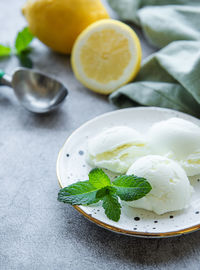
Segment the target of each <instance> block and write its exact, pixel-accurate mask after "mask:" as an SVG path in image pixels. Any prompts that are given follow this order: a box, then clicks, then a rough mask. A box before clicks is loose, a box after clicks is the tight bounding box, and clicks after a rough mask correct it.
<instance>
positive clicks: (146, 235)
mask: <svg viewBox="0 0 200 270" xmlns="http://www.w3.org/2000/svg"><path fill="white" fill-rule="evenodd" d="M128 110H147V111H148V110H151V111H152V110H153V111H154V110H157V111H162V112H163V111H166V112H167V111H170V112H176V113H178V114H180V115H186V116H189V117H191V118H194V119H196V120H199V119H198V118H196V117H194V116H192V115H189V114H187V113H183V112H180V111H176V110H173V109H168V108H160V107H142V106H139V107H131V108H125V109H118V110H114V111H110V112H106V113H103V114H101V115H99V116H96V117H94V118H92V119H90V120H88V121H86V122H84V123H83V124H82V125H81V126H79V127H78V128H76V129H75V130H74V131H73V132H72V133H71V134H70V135H69V136H68V137H67V139H66V140H65V142H64V144H63V146H62V147H61V149H60V150H59V153H58V157H57V161H56V175H57V180H58V183H59V186H60V187H61V188H64V186H62V181H61V177H60V174H59V168H58V166H59V161H60V157H61V153H62V151H63V148H64V146H65V144H66V143H67V142H68V141H69V140H70V139H71V137H72V136H73V135H74V134H75V133H76V132H78V131H79V129H81V128H82V127H84V126H86V125H88V124H89V123H90V122H93V121H96V120H98V119H99V118H101V117H104V116H106V115H111V114H115V113H118V112H119V111H128ZM73 207H74V208H75V209H76V210H77V211H78V212H79V213H81V214H82V215H83V216H84V217H85V218H86V219H88V220H89V221H91V222H92V223H95V224H96V225H98V226H100V227H102V228H104V229H107V230H109V231H112V232H115V233H119V234H123V235H128V236H135V237H143V238H167V237H173V236H180V235H183V234H188V233H192V232H195V231H197V230H200V223H199V224H197V225H194V226H191V227H188V228H185V229H182V230H175V231H172V232H161V233H147V232H138V231H131V230H125V229H121V228H118V227H115V226H113V225H110V224H107V223H105V222H103V221H100V220H99V219H97V218H94V217H92V215H90V214H87V213H86V212H85V211H84V210H82V209H81V208H80V207H79V206H78V205H73Z"/></svg>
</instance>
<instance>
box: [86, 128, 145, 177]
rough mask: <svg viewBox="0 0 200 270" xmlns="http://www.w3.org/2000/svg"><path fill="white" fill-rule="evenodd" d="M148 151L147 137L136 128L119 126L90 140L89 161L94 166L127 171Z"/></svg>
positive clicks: (120, 171)
mask: <svg viewBox="0 0 200 270" xmlns="http://www.w3.org/2000/svg"><path fill="white" fill-rule="evenodd" d="M147 153H148V149H147V146H146V140H145V138H144V137H143V136H142V135H141V134H140V133H139V132H137V131H136V130H134V129H132V128H129V127H126V126H117V127H113V128H110V129H107V130H105V131H103V132H102V133H100V134H98V135H97V136H96V137H94V138H92V139H90V140H89V142H88V158H87V159H88V162H89V163H90V164H91V165H92V166H96V167H101V168H106V169H109V170H111V171H113V172H117V173H125V172H126V171H127V170H128V168H129V167H130V165H131V164H132V163H133V162H134V161H135V160H136V159H138V158H139V157H141V156H144V155H146V154H147Z"/></svg>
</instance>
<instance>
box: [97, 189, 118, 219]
mask: <svg viewBox="0 0 200 270" xmlns="http://www.w3.org/2000/svg"><path fill="white" fill-rule="evenodd" d="M102 206H103V208H104V210H105V214H106V216H107V217H108V218H109V219H111V220H114V221H118V220H119V219H120V215H121V204H120V203H119V201H118V197H117V195H116V194H112V193H111V194H107V195H105V196H104V197H103V204H102Z"/></svg>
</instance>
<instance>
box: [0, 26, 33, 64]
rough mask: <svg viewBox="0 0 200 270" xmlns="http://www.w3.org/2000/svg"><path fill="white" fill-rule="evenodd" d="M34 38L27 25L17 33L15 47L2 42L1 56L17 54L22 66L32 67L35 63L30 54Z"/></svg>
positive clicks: (0, 47) (0, 46)
mask: <svg viewBox="0 0 200 270" xmlns="http://www.w3.org/2000/svg"><path fill="white" fill-rule="evenodd" d="M33 38H34V36H33V35H32V34H31V32H30V31H29V29H28V27H25V28H24V29H23V30H22V31H20V32H19V33H18V34H17V37H16V40H15V45H14V48H12V47H10V46H4V45H2V44H0V57H6V56H12V55H15V56H17V58H18V59H19V61H20V63H21V65H22V66H24V67H28V68H31V67H32V66H33V63H32V61H31V59H30V58H29V56H28V55H29V53H30V52H31V50H30V47H29V45H30V43H31V41H32V40H33Z"/></svg>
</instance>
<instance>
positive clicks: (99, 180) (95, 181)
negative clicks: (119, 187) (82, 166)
mask: <svg viewBox="0 0 200 270" xmlns="http://www.w3.org/2000/svg"><path fill="white" fill-rule="evenodd" d="M89 181H90V183H91V184H92V185H93V186H94V187H96V188H103V187H105V186H110V185H111V181H110V178H109V177H108V176H107V174H105V172H104V171H103V170H102V169H99V168H95V169H93V170H91V171H90V173H89Z"/></svg>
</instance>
